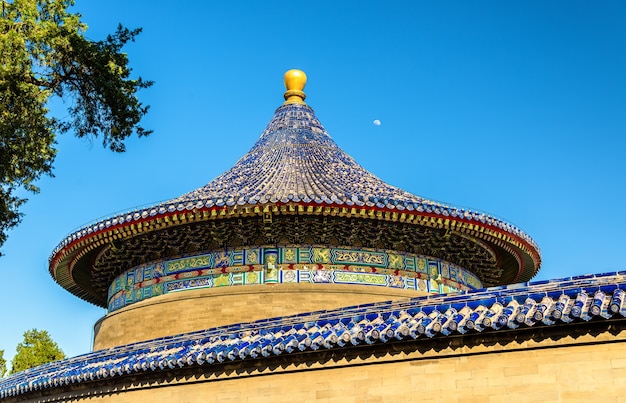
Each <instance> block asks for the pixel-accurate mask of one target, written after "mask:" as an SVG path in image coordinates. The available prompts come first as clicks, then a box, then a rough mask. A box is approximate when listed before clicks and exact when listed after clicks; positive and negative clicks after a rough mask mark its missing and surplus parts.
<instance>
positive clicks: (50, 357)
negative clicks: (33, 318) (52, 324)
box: [9, 329, 65, 374]
mask: <svg viewBox="0 0 626 403" xmlns="http://www.w3.org/2000/svg"><path fill="white" fill-rule="evenodd" d="M64 358H65V354H63V351H61V349H60V348H59V346H58V345H57V344H56V343H55V342H54V341H53V340H52V338H51V337H50V335H49V334H48V332H47V331H45V330H41V331H40V330H37V329H31V330H27V331H26V332H24V341H22V342H21V343H20V344H18V345H17V348H16V349H15V357H13V361H12V362H11V371H10V372H9V374H15V373H17V372H20V371H24V370H26V369H28V368H33V367H36V366H38V365H42V364H47V363H49V362H52V361H56V360H62V359H64Z"/></svg>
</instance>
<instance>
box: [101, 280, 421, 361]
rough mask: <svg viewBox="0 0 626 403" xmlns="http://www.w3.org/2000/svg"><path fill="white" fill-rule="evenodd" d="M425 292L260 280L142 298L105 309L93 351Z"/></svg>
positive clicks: (401, 298) (364, 286)
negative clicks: (276, 282)
mask: <svg viewBox="0 0 626 403" xmlns="http://www.w3.org/2000/svg"><path fill="white" fill-rule="evenodd" d="M426 294H428V293H425V292H418V291H414V290H404V289H394V288H388V287H372V286H366V285H350V284H261V285H249V286H245V287H221V288H200V289H195V290H185V291H183V292H173V293H169V294H165V295H161V296H158V297H153V298H150V299H146V300H144V301H141V302H137V303H135V304H132V305H129V306H126V307H124V308H121V309H119V310H116V311H114V312H111V313H109V314H108V315H106V316H105V317H103V318H102V319H100V320H99V321H98V322H97V323H96V325H95V327H94V343H93V344H94V346H93V348H94V350H99V349H104V348H109V347H114V346H120V345H125V344H129V343H133V342H137V341H142V340H150V339H155V338H159V337H165V336H172V335H175V334H179V333H186V332H193V331H197V330H204V329H208V328H211V327H216V326H224V325H229V324H233V323H239V322H249V321H255V320H260V319H267V318H271V317H277V316H284V315H293V314H298V313H302V312H311V311H317V310H326V309H335V308H341V307H345V306H350V305H359V304H366V303H372V302H381V301H389V300H394V301H403V300H408V299H410V298H413V297H418V296H421V295H426Z"/></svg>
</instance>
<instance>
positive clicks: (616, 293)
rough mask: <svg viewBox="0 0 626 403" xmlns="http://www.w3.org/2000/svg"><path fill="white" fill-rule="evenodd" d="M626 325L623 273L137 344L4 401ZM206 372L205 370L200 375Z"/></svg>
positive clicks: (45, 373) (26, 381) (55, 367)
mask: <svg viewBox="0 0 626 403" xmlns="http://www.w3.org/2000/svg"><path fill="white" fill-rule="evenodd" d="M624 317H626V272H618V273H608V274H599V275H587V276H578V277H572V278H565V279H558V280H550V281H541V282H536V283H525V284H514V285H511V286H501V287H492V288H486V289H480V290H474V291H468V292H466V293H462V294H458V295H450V296H446V295H439V296H431V297H421V298H414V299H412V300H410V301H407V302H397V303H392V302H381V303H374V304H367V305H360V306H352V307H346V308H341V309H334V310H329V311H322V312H319V311H318V312H311V313H309V314H299V315H293V316H284V317H277V318H271V319H264V320H260V321H256V322H249V323H238V324H234V325H230V326H223V327H217V328H213V329H207V330H205V331H199V332H193V333H187V334H181V335H177V336H173V337H165V338H159V339H155V340H150V341H144V342H138V343H133V344H129V345H125V346H119V347H115V348H109V349H106V350H99V351H94V352H91V353H88V354H83V355H80V356H77V357H73V358H69V359H65V360H60V361H55V362H52V363H50V364H45V365H41V366H39V367H36V368H31V369H29V370H26V371H23V372H20V373H17V374H15V375H12V376H9V377H6V378H3V379H0V399H3V398H7V397H13V396H21V395H25V394H27V393H31V392H34V391H41V390H46V389H53V388H55V387H58V386H64V385H70V384H80V383H87V382H91V381H95V380H105V379H111V378H119V377H124V376H133V375H134V374H140V373H144V372H155V371H176V370H178V369H184V368H189V367H193V366H210V365H222V364H223V363H229V362H233V361H240V360H250V359H263V358H265V357H274V356H278V355H281V356H283V357H285V356H289V355H290V354H298V353H300V352H306V351H315V350H318V349H336V350H337V351H340V350H341V349H343V348H349V347H353V346H359V347H362V348H367V347H368V346H369V345H377V346H380V345H385V344H387V343H392V342H393V343H399V342H405V343H407V342H408V343H420V341H421V340H427V339H431V338H435V337H439V338H445V337H452V336H456V335H462V334H466V333H468V332H470V333H472V332H478V333H480V332H485V331H489V332H495V333H497V332H500V331H505V332H516V331H517V330H518V329H520V330H522V329H526V328H529V327H534V326H536V327H550V326H560V327H562V326H564V325H567V324H569V323H572V322H574V323H575V322H586V321H591V320H593V321H613V320H620V319H621V320H623V318H624ZM203 370H205V369H203Z"/></svg>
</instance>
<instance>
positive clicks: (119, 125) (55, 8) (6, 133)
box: [0, 0, 152, 245]
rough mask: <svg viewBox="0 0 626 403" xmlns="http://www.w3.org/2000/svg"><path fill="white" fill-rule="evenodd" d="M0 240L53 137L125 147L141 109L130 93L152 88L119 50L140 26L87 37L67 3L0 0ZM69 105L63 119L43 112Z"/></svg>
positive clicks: (42, 168)
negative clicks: (55, 101)
mask: <svg viewBox="0 0 626 403" xmlns="http://www.w3.org/2000/svg"><path fill="white" fill-rule="evenodd" d="M0 2H1V9H0V59H1V61H2V63H0V245H2V244H3V243H4V242H5V241H6V236H7V231H8V230H9V229H10V228H12V227H14V226H15V225H17V224H18V223H19V222H20V220H21V217H22V214H21V213H20V211H19V208H20V206H22V205H23V203H24V202H25V201H26V199H24V198H22V197H19V196H18V195H17V193H18V190H19V189H25V190H27V191H30V192H38V190H39V189H38V187H37V186H36V184H35V182H36V181H37V179H39V178H40V177H41V176H42V175H52V163H53V161H54V158H55V155H56V148H55V144H56V142H55V139H56V136H57V135H59V134H61V133H64V132H68V131H72V132H73V133H74V134H75V135H76V136H78V137H81V138H82V137H91V138H99V139H101V141H102V142H103V145H104V146H105V147H108V148H110V149H111V150H113V151H116V152H123V151H124V150H125V146H124V141H125V140H126V139H127V138H128V137H129V136H131V135H133V134H136V135H138V136H139V137H141V136H146V135H149V134H150V133H151V131H149V130H146V129H144V128H143V127H141V126H140V125H139V122H140V120H141V118H142V117H143V116H144V115H145V114H146V112H147V110H148V107H147V106H144V105H142V104H141V102H139V100H138V99H137V91H138V90H140V89H142V88H147V87H149V86H150V85H152V82H150V81H144V80H142V79H141V78H137V79H132V78H130V73H131V69H130V68H129V67H128V57H127V55H126V53H124V52H122V48H123V47H124V45H125V44H127V43H128V42H131V41H134V39H135V36H137V35H138V34H139V33H140V32H141V29H135V30H130V29H128V28H125V27H123V26H121V25H120V26H118V28H117V31H116V32H115V33H113V34H111V35H109V36H107V38H106V39H105V40H103V41H91V40H89V39H86V37H85V32H86V30H87V25H85V24H84V23H83V22H82V21H81V18H80V15H79V14H76V13H72V12H70V10H69V8H71V7H72V6H73V5H74V0H13V1H7V0H0ZM53 97H58V98H61V99H62V100H63V101H64V102H65V103H67V104H68V105H69V107H68V116H69V118H67V119H58V118H55V117H54V116H50V113H49V110H48V102H49V100H50V99H51V98H53Z"/></svg>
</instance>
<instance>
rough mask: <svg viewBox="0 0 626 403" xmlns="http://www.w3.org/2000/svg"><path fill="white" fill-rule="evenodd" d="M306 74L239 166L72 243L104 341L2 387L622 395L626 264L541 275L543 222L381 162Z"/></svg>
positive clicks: (45, 392) (71, 273)
mask: <svg viewBox="0 0 626 403" xmlns="http://www.w3.org/2000/svg"><path fill="white" fill-rule="evenodd" d="M306 80H307V78H306V75H305V74H304V72H302V71H300V70H289V71H288V72H287V73H285V77H284V81H285V86H286V92H285V94H284V99H285V102H284V103H283V104H282V105H281V106H280V107H279V108H278V109H276V111H275V113H274V116H273V117H272V119H271V120H270V122H269V124H268V125H267V127H266V129H265V130H264V131H263V132H262V133H261V135H260V137H259V138H258V140H257V141H256V143H255V144H254V145H253V146H252V148H251V149H250V151H248V153H246V154H245V155H244V156H243V157H241V159H240V160H239V161H237V162H236V163H235V164H234V166H233V167H232V168H231V169H229V170H228V171H226V172H225V173H223V174H222V175H220V176H218V177H217V178H215V179H213V180H212V181H210V182H209V183H208V184H206V185H205V186H203V187H201V188H199V189H196V190H192V191H190V192H189V193H186V194H184V195H182V196H180V197H178V198H176V199H173V200H171V201H168V202H164V203H161V204H158V205H154V206H150V207H147V208H141V209H137V210H135V211H132V212H129V213H126V214H121V215H118V216H114V217H110V218H107V219H104V220H101V221H98V222H96V223H94V224H91V225H88V226H86V227H85V228H82V229H80V230H78V231H76V232H74V233H72V234H70V235H69V236H68V237H67V238H65V239H64V240H62V241H61V243H60V244H59V245H58V246H57V247H56V248H55V250H54V251H53V253H52V255H51V257H50V262H49V270H50V274H51V275H52V277H53V279H54V280H55V281H56V282H57V283H58V284H59V285H61V286H62V287H64V288H65V289H66V290H68V291H69V292H71V293H73V294H74V295H76V296H77V297H79V298H81V299H83V300H85V301H87V302H90V303H92V304H95V305H98V306H101V307H104V308H106V309H107V314H106V315H105V316H104V317H103V318H102V319H100V320H99V321H98V322H97V323H96V324H95V328H94V351H92V352H90V353H87V354H85V355H81V356H78V357H73V358H69V359H66V360H62V361H57V362H54V363H50V364H46V365H43V366H40V367H37V368H33V369H31V370H27V371H24V372H21V373H18V374H15V375H13V376H11V377H8V378H5V379H1V380H0V398H2V399H6V400H7V401H22V400H42V399H43V400H46V401H55V400H75V401H82V400H87V399H89V400H94V399H96V400H103V401H117V400H118V399H119V400H120V401H144V400H146V399H160V398H163V399H164V398H167V399H170V400H181V401H182V400H184V401H207V400H211V399H215V400H223V398H225V396H226V397H228V396H231V397H232V400H240V401H263V400H264V399H265V400H267V401H270V400H271V401H304V400H316V401H333V399H335V400H339V399H343V400H342V401H345V400H348V401H350V399H354V400H355V401H356V400H359V401H360V400H368V399H370V400H371V399H374V401H379V400H390V401H396V400H397V399H401V396H403V395H402V394H405V393H410V394H411V393H416V390H417V388H421V391H420V395H419V396H420V398H430V399H433V400H434V399H438V400H439V399H441V397H442V396H444V393H445V392H446V391H447V390H449V389H450V388H452V389H454V390H456V391H458V392H459V393H460V395H463V396H466V397H468V398H474V399H475V398H481V397H487V398H490V397H493V396H495V395H497V394H498V393H504V394H507V395H510V396H518V397H520V398H522V397H528V396H531V395H528V393H529V392H528V391H525V390H524V388H523V385H529V384H530V385H535V386H536V385H538V386H537V388H533V389H532V393H537V394H538V395H537V396H542V397H543V398H545V399H543V398H542V399H541V400H542V401H551V400H554V401H559V400H560V399H565V400H567V396H569V395H568V394H567V393H569V391H570V390H571V389H570V388H573V387H574V386H575V387H576V388H577V389H576V390H578V392H579V394H578V395H572V396H582V397H583V398H584V397H586V396H592V395H593V393H595V392H597V391H598V389H601V390H604V391H606V382H600V383H599V384H595V383H594V381H593V379H595V377H591V378H590V377H589V376H590V375H589V374H590V373H593V374H596V373H597V371H601V373H602V374H603V375H606V379H610V382H609V383H611V385H612V389H611V396H618V395H623V393H624V392H626V390H625V388H626V386H624V385H626V382H624V381H626V345H625V344H624V338H625V336H626V332H624V324H625V319H624V316H626V294H625V291H624V290H626V281H625V279H626V277H625V274H626V273H624V272H612V273H606V274H599V275H589V276H580V277H576V278H566V279H557V280H551V281H542V282H535V283H532V282H531V283H529V281H530V280H531V279H532V277H533V276H535V274H536V273H537V272H538V270H539V269H540V266H541V256H540V251H539V248H538V246H537V245H536V243H535V242H534V241H533V239H532V238H531V237H530V236H529V235H527V234H526V233H525V232H523V231H522V230H521V229H519V228H517V227H515V226H514V225H511V224H509V223H507V222H505V221H503V220H501V219H499V218H496V217H494V216H492V215H490V214H488V213H484V212H480V211H475V210H468V209H463V208H457V207H455V206H453V205H449V204H444V203H440V202H437V201H433V200H428V199H426V198H424V197H421V196H417V195H414V194H412V193H409V192H406V191H404V190H402V189H399V188H397V187H395V186H393V185H390V184H388V183H386V182H384V181H383V180H381V179H379V178H378V177H376V176H375V175H374V174H372V173H370V172H369V171H367V170H366V169H365V168H363V167H362V166H360V165H359V164H358V163H357V162H356V161H355V160H354V159H352V157H350V156H349V155H348V154H347V153H346V152H344V151H343V150H342V149H341V148H340V147H339V146H338V145H337V144H336V143H335V142H334V141H333V139H332V138H331V137H330V135H329V134H328V133H327V132H326V130H325V129H324V127H323V126H322V124H321V123H320V121H319V120H318V119H317V117H316V116H315V113H314V111H313V109H312V108H311V107H309V106H308V105H307V103H306V102H305V99H306V95H305V93H304V87H305V84H306ZM609 345H610V346H611V347H610V351H611V353H609V352H608V351H609ZM565 354H566V355H565ZM589 354H591V355H592V356H593V358H591V359H590V358H589ZM614 354H617V358H615V355H614ZM564 356H567V357H569V358H568V360H570V359H571V361H567V362H563V363H561V364H559V359H561V360H562V359H563V357H564ZM571 357H579V358H578V361H576V359H573V358H571ZM490 362H492V364H489V363H490ZM555 362H556V363H557V364H556V365H581V366H584V365H587V366H588V371H585V370H584V367H582V368H583V369H582V370H581V369H577V372H576V374H575V375H570V374H569V373H568V375H567V376H565V375H563V371H564V370H565V369H564V367H558V369H557V368H555V367H554V366H550V365H555ZM491 365H493V368H498V370H496V369H492V367H491ZM507 368H517V369H511V370H508V371H507ZM519 368H521V369H519ZM577 368H579V367H577ZM602 371H604V372H602ZM546 374H550V375H549V376H548V378H546V376H547V375H546ZM620 374H621V375H620ZM523 375H528V377H523ZM545 379H551V380H552V381H553V382H552V384H551V385H550V386H549V387H548V386H547V384H546V383H545ZM563 379H565V380H566V381H567V383H568V384H561V383H559V382H561V380H563ZM426 384H428V385H426ZM574 384H575V385H574ZM479 385H483V386H484V387H480V386H479ZM559 385H560V386H559ZM409 389H410V390H412V392H407V390H409ZM234 391H235V392H234ZM233 393H234V394H233ZM220 396H221V397H220ZM417 397H418V395H413V396H411V395H410V396H404V398H402V399H401V400H402V401H404V400H413V399H414V398H417ZM259 399H260V400H259ZM376 399H379V400H376ZM530 400H532V398H531V399H530ZM537 400H539V397H538V399H537Z"/></svg>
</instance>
